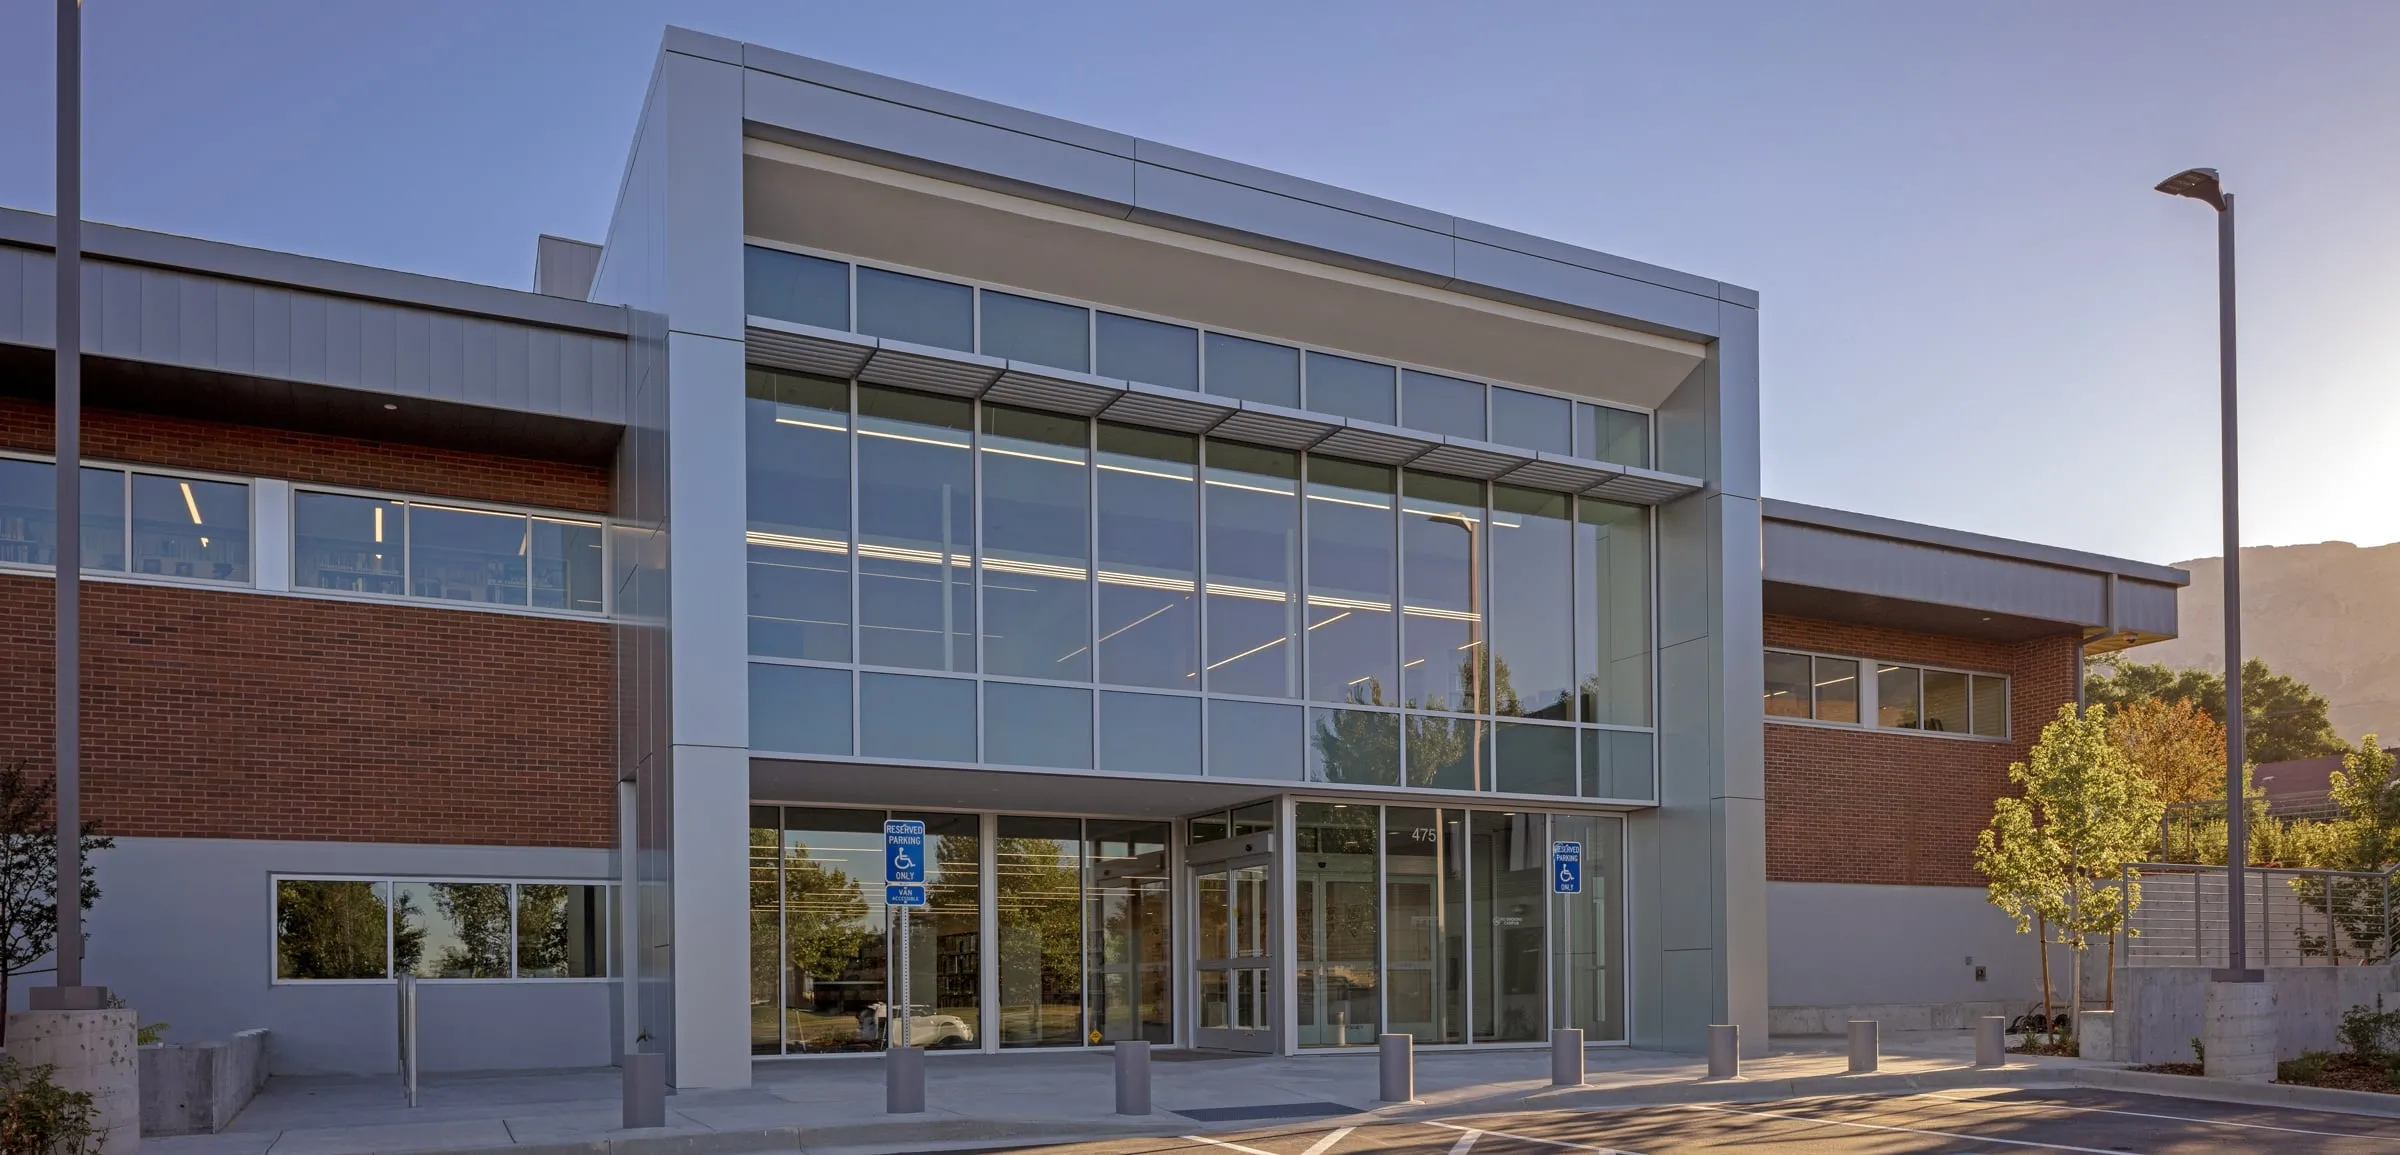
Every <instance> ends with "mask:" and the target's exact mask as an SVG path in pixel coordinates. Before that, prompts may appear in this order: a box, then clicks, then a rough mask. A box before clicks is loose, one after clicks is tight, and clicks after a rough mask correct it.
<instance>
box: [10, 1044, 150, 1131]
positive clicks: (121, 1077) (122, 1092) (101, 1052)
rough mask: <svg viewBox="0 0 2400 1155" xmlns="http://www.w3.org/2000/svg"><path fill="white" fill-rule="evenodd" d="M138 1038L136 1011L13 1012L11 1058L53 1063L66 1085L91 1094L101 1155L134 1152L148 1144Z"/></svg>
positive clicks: (37, 1063)
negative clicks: (136, 1038)
mask: <svg viewBox="0 0 2400 1155" xmlns="http://www.w3.org/2000/svg"><path fill="white" fill-rule="evenodd" d="M133 1039H134V1021H133V1012H132V1011H127V1010H105V1011H18V1012H17V1013H15V1014H12V1015H10V1016H8V1054H9V1057H10V1058H12V1059H15V1060H17V1061H18V1062H20V1063H23V1064H25V1065H26V1066H29V1067H45V1066H46V1067H50V1068H52V1078H53V1079H54V1080H55V1081H56V1082H57V1083H58V1085H59V1086H60V1087H62V1088H65V1089H66V1090H69V1091H86V1092H89V1093H90V1094H91V1096H92V1109H93V1111H94V1113H95V1114H96V1116H97V1118H96V1119H95V1120H94V1125H95V1126H96V1127H97V1128H98V1130H99V1132H100V1135H99V1139H100V1141H99V1143H98V1145H97V1150H96V1152H95V1155H134V1153H135V1152H137V1151H139V1150H141V1147H142V1102H141V1090H140V1086H139V1082H140V1079H141V1066H140V1064H139V1061H138V1060H137V1059H136V1057H135V1055H136V1053H137V1051H138V1048H136V1047H135V1046H134V1042H133Z"/></svg>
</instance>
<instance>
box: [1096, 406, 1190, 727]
mask: <svg viewBox="0 0 2400 1155" xmlns="http://www.w3.org/2000/svg"><path fill="white" fill-rule="evenodd" d="M1199 460H1200V443H1199V440H1198V439H1197V438H1193V437H1186V436H1183V435H1181V434H1175V433H1159V432H1154V431H1152V430H1148V429H1136V428H1133V427H1131V426H1126V425H1108V424H1103V425H1101V426H1100V459H1099V466H1100V468H1099V476H1098V479H1097V481H1098V488H1099V504H1100V549H1099V553H1100V585H1099V594H1100V639H1099V646H1098V649H1099V651H1100V663H1099V665H1100V680H1101V681H1103V682H1114V683H1118V684H1120V685H1132V686H1156V687H1159V688H1161V689H1169V690H1197V689H1199V688H1200V612H1199V576H1200V486H1199Z"/></svg>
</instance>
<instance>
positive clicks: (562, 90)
mask: <svg viewBox="0 0 2400 1155" xmlns="http://www.w3.org/2000/svg"><path fill="white" fill-rule="evenodd" d="M51 10H52V5H51V3H50V2H49V0H0V205H9V206H16V207H26V208H36V209H43V210H47V209H48V208H49V207H50V205H51V201H52V183H51V180H52V178H51V161H50V157H51V155H52V154H51V120H50V117H51V111H50V108H51V106H50V92H51V84H52V80H51V76H52V73H51V55H50V54H51V47H50V21H51ZM85 12H86V18H85V29H86V31H85V38H86V40H85V43H86V52H87V62H88V63H87V65H86V84H87V88H86V91H87V93H88V97H87V101H88V104H87V111H86V117H87V121H86V124H87V130H86V131H87V135H86V140H87V144H86V149H87V162H86V169H85V171H86V177H85V180H86V189H87V192H86V194H85V195H86V213H87V215H88V216H90V217H92V218H94V219H98V220H106V221H111V222H118V223H123V224H129V225H136V226H140V227H143V228H151V229H160V230H165V231H169V232H178V233H189V234H194V235H198V236H205V237H212V238H217V239H222V240H229V241H235V242H239V243H243V244H251V245H260V246H265V247H269V248H277V249H289V250H294V251H298V252H303V253H312V254H317V255H322V256H328V257H335V258H339V259H343V260H351V261H362V262H367V263H371V264H385V265H394V266H398V267H400V268H405V269H413V270H417V271H421V272H426V273H433V274H437V275H441V276H447V277H458V278H463V279H467V280H476V281H487V282H494V283H499V284H506V285H518V286H523V285H526V284H528V283H529V282H530V280H531V271H530V270H531V265H532V255H533V237H534V234H536V233H537V232H555V233H563V234H568V235H572V236H581V237H588V238H594V239H597V238H598V237H600V236H601V235H602V233H603V229H604V227H605V224H606V221H607V219H608V214H609V211H610V207H611V202H612V200H613V198H614V196H615V193H616V186H617V179H618V176H619V174H620V171H621V169H622V166H623V164H624V158H625V149H626V144H627V141H628V139H629V136H630V133H631V129H632V125H633V121H634V117H635V115H636V113H637V112H638V110H639V107H640V103H641V99H642V93H643V88H644V86H645V85H646V84H647V83H648V79H649V71H650V65H651V61H652V58H653V55H654V54H655V52H656V50H657V43H658V36H659V29H660V27H661V25H663V24H665V23H667V22H669V21H670V20H671V21H673V22H675V23H679V24H683V25H686V26H689V27H694V28H699V29H702V30H706V31H711V32H716V33H719V34H722V35H726V36H732V37H738V38H743V39H748V40H754V41H757V42H761V43H765V44H771V45H775V46H777V47H781V48H785V49H788V50H791V51H795V52H799V53H802V54H806V55H812V56H818V57H822V58H825V59H829V60H833V61H838V62H840V63H843V64H849V65H853V66H856V67H860V68H866V69H870V70H874V71H878V72H885V73H890V74H893V75H897V76H902V77H906V78H909V79H912V80H918V81H923V82H925V83H929V84H934V85H938V86H941V87H944V88H950V89H954V90H957V91H960V92H965V93H969V94H972V95H976V96H981V97H987V98H990V99H993V100H998V101H1002V102H1004V103H1009V104H1015V105H1021V106H1024V107H1027V108H1032V109H1037V110H1039V111H1042V112H1047V113H1052V114H1055V115H1059V116H1063V117H1067V118H1070V119H1074V120H1080V121H1086V122H1089V123H1092V124H1097V125H1102V126H1105V127H1108V128H1113V129H1117V130H1121V131H1124V132H1129V133H1134V134H1137V135H1141V136H1146V137H1150V138H1154V139H1157V140H1162V141H1166V142H1170V143H1173V144H1178V145H1182V146H1185V147H1189V148H1195V149H1200V150H1202V151H1206V152H1213V153H1219V154H1222V155H1225V156H1229V157H1232V158H1235V159H1237V160H1242V161H1247V162H1250V163H1253V164H1259V165H1264V166H1267V167H1269V168H1274V169H1280V170H1284V171H1288V172H1292V173H1297V174H1300V175H1303V176H1308V177H1313V178H1316V179H1319V180H1325V181H1330V182H1332V183H1335V184H1339V185H1345V186H1348V187H1351V188H1356V189H1361V190H1365V191H1368V192H1372V193H1376V194H1380V195H1383V196H1388V197H1393V198H1396V199H1399V200H1403V201H1409V202H1413V203H1417V204H1422V205H1426V206H1429V207H1432V208H1436V209H1440V210H1443V211H1447V212H1453V213H1457V214H1460V215H1463V216H1469V217H1475V218H1479V219H1482V220H1486V221H1490V222H1493V223H1496V224H1501V225H1506V226H1509V227H1513V228H1518V229H1524V230H1527V231H1530V232H1535V233H1542V234H1546V235H1549V236H1554V237H1558V238H1561V239H1563V240H1568V241H1572V242H1576V243H1579V244H1584V245H1590V246H1593V247H1596V248H1600V249H1604V250H1607V251H1610V252H1615V253H1621V254H1624V255H1626V256H1630V257H1635V258H1639V259H1642V260H1647V261H1653V262H1657V263H1660V264H1664V265H1669V266H1673V267H1676V268H1681V269H1687V270H1691V271H1693V272H1697V273H1701V274H1704V275H1707V276H1713V277H1718V278H1722V279H1724V280H1728V281H1733V282H1736V283H1739V284H1744V285H1749V286H1752V287H1755V288H1757V289H1758V290H1760V292H1762V293H1763V294H1764V296H1765V304H1764V310H1765V311H1764V344H1765V347H1764V357H1765V360H1764V392H1765V458H1766V463H1765V464H1766V482H1767V492H1768V493H1769V494H1770V495H1773V496H1778V497H1785V498H1791V499H1795V500H1800V501H1808V502H1816V503H1821V504H1826V505H1835V506H1841V507H1845V508H1849V509H1856V510H1862V511H1866V512H1871V513H1880V514H1886V515H1890V516H1895V517H1903V518H1911V519H1916V520H1923V521H1931V522H1938V523H1942V524H1947V525H1953V526H1957V527H1961V528H1966V529H1973V530H1980V531H1984V532H1989V533H1998V534H2006V535H2010V536H2016V537H2026V538H2032V539H2036V540H2041V541H2048V542H2054V543H2057V544H2062V545H2070V546H2076V547H2081V548H2087V549H2094V550H2102V551H2108V552H2113V553H2120V554H2125V555H2129V556H2133V557H2140V558H2146V559H2151V560H2158V561H2167V560H2175V559H2180V558H2186V557H2192V556H2200V555H2211V554H2215V553H2216V552H2218V550H2217V541H2218V538H2217V521H2216V517H2217V499H2216V484H2217V483H2216V474H2215V462H2216V444H2217V443H2216V436H2217V427H2216V402H2215V396H2216V394H2215V389H2216V362H2215V349H2216V345H2215V339H2214V316H2215V314H2214V273H2213V269H2214V265H2213V261H2214V256H2213V248H2212V243H2213V236H2212V230H2213V225H2212V222H2211V221H2210V219H2209V213H2208V211H2207V210H2206V209H2205V208H2204V207H2202V206H2200V205H2198V204H2196V203H2194V202H2190V201H2172V200H2169V199H2168V198H2166V197H2162V196H2159V195H2157V194H2155V193H2152V192H2151V191H2149V190H2150V186H2151V185H2152V184H2153V183H2155V182H2156V181H2158V180H2159V179H2160V178H2162V177H2164V176H2166V175H2167V174H2169V173H2172V172H2174V171H2176V170H2178V169H2181V168H2184V167H2186V166H2189V165H2195V164H2201V165H2214V166H2216V167H2218V168H2221V169H2223V170H2224V171H2225V173H2226V179H2227V181H2228V183H2229V185H2230V186H2231V187H2233V188H2234V189H2235V190H2236V191H2237V193H2238V194H2239V195H2240V196H2241V198H2242V205H2243V208H2242V213H2243V215H2242V225H2243V249H2242V256H2243V262H2242V267H2243V277H2242V292H2243V301H2244V314H2243V319H2244V326H2243V333H2242V335H2243V349H2244V357H2243V374H2244V383H2245V386H2246V395H2247V400H2246V403H2245V405H2244V407H2243V422H2244V435H2245V436H2244V442H2245V446H2246V462H2247V475H2248V484H2247V485H2246V486H2245V495H2244V504H2243V509H2244V516H2245V519H2246V521H2247V527H2246V533H2245V540H2246V542H2248V543H2250V544H2262V543H2292V542H2308V541H2320V540H2326V539H2334V538H2339V539H2345V540H2350V541H2355V542H2358V543H2360V544H2369V543H2381V542H2388V541H2393V540H2396V539H2400V477H2396V474H2400V454H2396V453H2395V451H2396V450H2400V402H2395V399H2394V388H2393V386H2394V385H2395V384H2396V383H2400V323H2395V320H2394V318H2395V314H2400V147H2396V146H2395V144H2394V140H2395V130H2396V129H2400V67H2394V65H2393V51H2392V50H2393V48H2394V46H2395V45H2400V4H2394V3H2385V2H2376V3H2353V4H2336V3H2320V4H2291V5H2249V6H2237V5H2215V4H2196V3H2152V4H2134V3H2112V4H2106V5H2087V4H2065V3H2048V4H2044V3H2032V4H2027V3H2008V4H2001V3H1983V4H1968V3H1942V4H1921V3H1873V4H1869V3H1853V4H1791V3H1785V2H1782V0H1770V2H1764V3H1755V4H1700V3H1672V4H1665V3H1662V4H1657V5H1645V6H1635V5H1619V4H1601V3H1562V4H1555V5H1545V4H1532V3H1503V4H1452V5H1404V4H1400V3H1395V2H1390V0H1384V2H1374V3H1357V4H1322V5H1319V4H1295V3H1289V2H1285V3H1265V4H1252V3H1235V2H1230V0H1210V2H1206V3H1190V4H1167V3H1123V2H1121V0H1119V2H1099V3H1066V2H1057V3H1044V4H1031V3H998V2H978V3H954V4H946V5H931V4H910V3H885V2H878V3H864V2H861V3H851V4H841V5H835V4H805V3H791V2H753V3H738V2H734V0H716V2H695V3H682V4H674V5H668V4H658V3H636V2H632V0H573V2H569V0H555V2H543V3H535V2H531V0H525V2H509V3H488V2H479V3H468V2H459V0H416V2H412V3H408V4H384V5H369V4H362V3H333V4H327V3H322V2H273V3H270V2H253V3H244V4H240V5H224V4H188V3H171V2H168V0H90V2H89V3H88V4H87V5H86V7H85Z"/></svg>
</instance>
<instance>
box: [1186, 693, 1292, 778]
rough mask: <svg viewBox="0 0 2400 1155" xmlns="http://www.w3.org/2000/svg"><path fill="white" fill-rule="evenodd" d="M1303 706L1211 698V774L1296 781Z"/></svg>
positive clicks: (1209, 757)
mask: <svg viewBox="0 0 2400 1155" xmlns="http://www.w3.org/2000/svg"><path fill="white" fill-rule="evenodd" d="M1303 724H1304V719H1303V717H1302V711H1301V708H1300V707H1298V706H1278V705H1275V704H1273V703H1269V702H1236V701H1228V700H1225V699H1221V698H1220V699H1214V700H1211V701H1210V702H1209V703H1208V774H1209V777H1211V778H1269V779H1274V780H1276V781H1281V782H1297V781H1299V780H1300V777H1301V772H1300V767H1301V749H1300V744H1301V737H1300V734H1301V728H1302V726H1303Z"/></svg>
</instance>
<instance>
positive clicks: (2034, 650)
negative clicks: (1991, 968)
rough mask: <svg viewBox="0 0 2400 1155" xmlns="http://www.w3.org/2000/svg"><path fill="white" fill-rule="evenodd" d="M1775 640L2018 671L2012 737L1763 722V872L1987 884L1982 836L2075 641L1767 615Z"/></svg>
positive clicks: (2060, 682)
mask: <svg viewBox="0 0 2400 1155" xmlns="http://www.w3.org/2000/svg"><path fill="white" fill-rule="evenodd" d="M1766 639H1767V645H1768V646H1770V647H1787V648H1791V649H1800V650H1817V651H1821V652H1825V653H1834V654H1851V655H1856V656H1859V657H1864V658H1880V659H1884V660H1888V661H1895V662H1922V663H1925V664H1927V665H1937V666H1950V667H1954V668H1958V669H1966V670H1976V671H1981V672H1985V673H1996V674H2007V675H2009V676H2010V679H2011V680H2010V687H2009V691H2010V698H2009V708H2010V718H2009V735H2010V737H2009V740H2008V741H2007V742H2005V743H2000V742H1969V741H1961V740H1957V739H1948V738H1933V737H1926V736H1924V735H1921V734H1911V733H1907V732H1901V731H1876V730H1871V729H1839V728H1834V727H1820V726H1796V725H1786V724H1778V723H1776V722H1773V721H1770V722H1768V724H1767V745H1766V779H1767V877H1768V878H1770V879H1773V880H1776V881H1779V882H1875V883H1910V884H1917V885H1928V886H1981V885H1983V883H1984V878H1983V876H1982V875H1980V874H1977V873H1976V872H1975V866H1974V863H1975V836H1976V834H1977V833H1979V832H1980V831H1982V830H1983V828H1984V827H1985V826H1986V825H1987V824H1989V823H1990V822H1991V817H1992V801H1993V799H1995V798H1998V797H1999V796H2000V795H2001V794H2003V793H2005V792H2007V791H2008V764H2009V763H2010V762H2016V761H2022V760H2024V758H2025V754H2026V751H2027V749H2029V748H2030V747H2031V746H2032V744H2033V740H2034V739H2035V738H2036V737H2038V736H2040V734H2041V729H2042V726H2043V724H2044V723H2047V722H2048V721H2049V720H2050V719H2051V718H2053V717H2055V716H2056V715H2057V713H2058V707H2059V705H2060V704H2061V703H2064V702H2071V701H2073V700H2074V699H2075V650H2076V639H2075V638H2074V637H2073V636H2071V635H2061V636H2056V637H2048V638H2037V639H2034V640H2032V641H2027V642H2016V643H2007V642H1985V641H1976V640H1972V639H1967V638H1952V637H1943V636H1939V635H1933V634H1919V633H1911V632H1907V631H1902V630H1892V629H1882V628H1878V627H1873V626H1855V625H1848V624H1844V623H1840V622H1826V621H1816V620H1812V619H1807V618H1787V617H1776V616H1769V617H1768V618H1767V620H1766Z"/></svg>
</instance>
